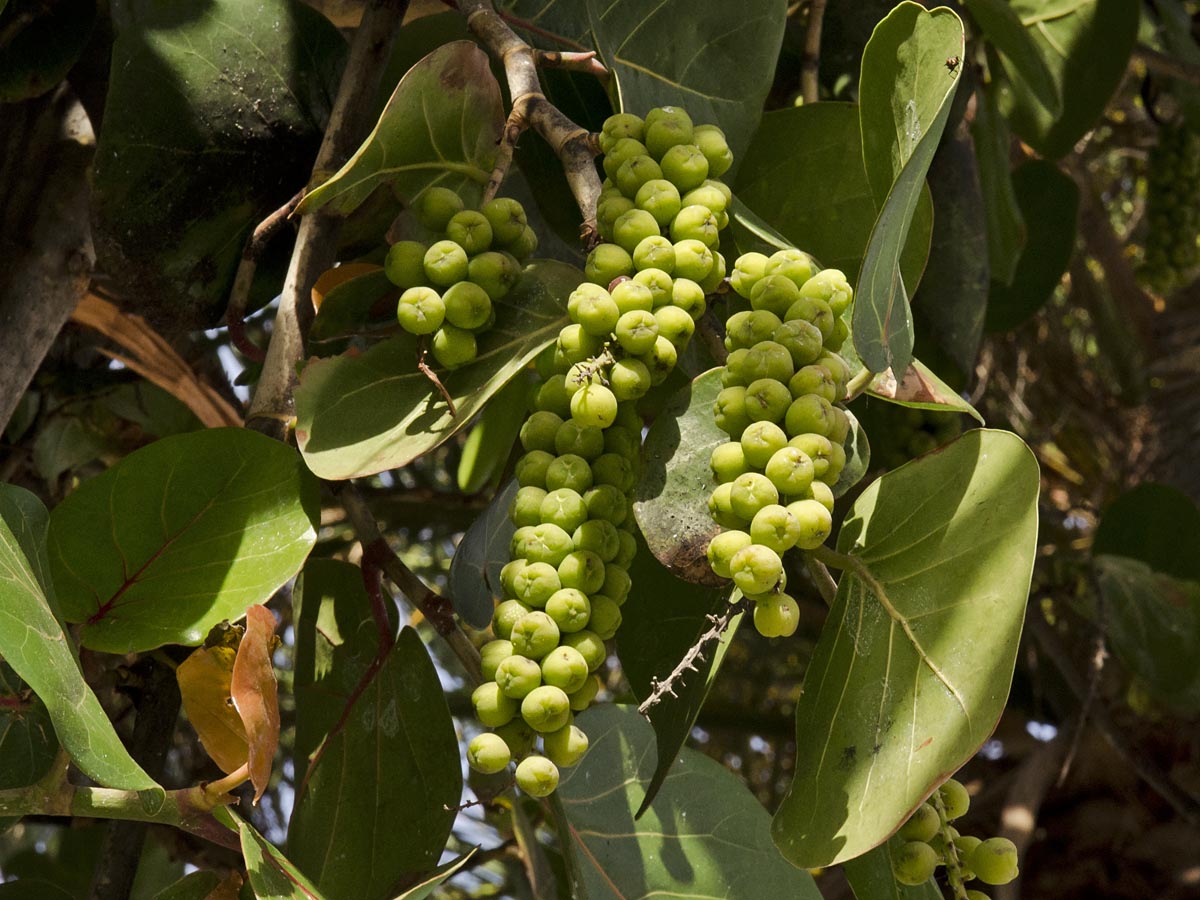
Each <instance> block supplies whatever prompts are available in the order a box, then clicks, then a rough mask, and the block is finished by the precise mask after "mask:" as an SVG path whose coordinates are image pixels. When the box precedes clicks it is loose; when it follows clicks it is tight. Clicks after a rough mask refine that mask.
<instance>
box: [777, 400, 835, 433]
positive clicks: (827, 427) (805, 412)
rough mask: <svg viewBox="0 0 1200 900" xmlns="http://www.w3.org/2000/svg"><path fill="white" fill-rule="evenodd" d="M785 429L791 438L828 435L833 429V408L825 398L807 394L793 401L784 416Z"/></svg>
mask: <svg viewBox="0 0 1200 900" xmlns="http://www.w3.org/2000/svg"><path fill="white" fill-rule="evenodd" d="M783 427H784V428H785V429H787V433H788V436H789V437H796V436H797V435H800V434H820V435H826V434H828V433H829V432H830V431H831V430H832V428H833V407H832V406H831V405H830V403H829V401H828V400H826V399H825V398H824V397H818V396H817V395H815V394H807V395H805V396H803V397H797V398H796V399H795V400H793V401H792V404H791V406H789V407H788V409H787V415H786V416H784V420H783Z"/></svg>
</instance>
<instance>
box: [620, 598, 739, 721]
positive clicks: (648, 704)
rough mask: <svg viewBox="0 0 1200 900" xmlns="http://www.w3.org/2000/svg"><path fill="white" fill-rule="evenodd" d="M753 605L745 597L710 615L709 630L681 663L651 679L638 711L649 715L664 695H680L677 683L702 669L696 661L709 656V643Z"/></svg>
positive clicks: (717, 639) (684, 656) (716, 638)
mask: <svg viewBox="0 0 1200 900" xmlns="http://www.w3.org/2000/svg"><path fill="white" fill-rule="evenodd" d="M751 606H752V602H751V601H750V600H747V599H746V598H745V597H743V598H742V599H741V600H739V601H738V602H737V603H731V604H729V606H728V607H727V608H726V609H725V611H724V612H722V613H721V614H720V615H719V616H713V615H710V616H708V624H709V627H708V630H707V631H705V632H704V633H703V634H702V635H700V637H698V638H696V642H695V643H694V644H692V646H691V647H689V648H688V651H687V653H685V654H683V659H681V660H679V665H677V666H676V667H675V668H674V669H673V670H672V672H671V674H670V675H668V676H667V677H666V678H665V679H663V680H661V681H660V680H659V679H658V678H651V679H650V696H648V697H647V698H646V699H645V700H643V701H642V704H641V706H639V707H638V712H639V713H641V714H642V715H643V716H647V717H649V713H650V710H652V709H653V708H654V707H655V706H657V705H658V704H659V703H661V702H662V701H663V698H664V697H667V696H671V697H678V696H679V695H678V694H676V693H675V687H676V685H678V684H681V683H682V682H683V679H684V678H686V677H687V673H688V672H699V671H700V670H699V668H697V667H696V663H697V662H703V661H704V660H705V659H706V658H707V657H705V653H707V652H708V647H709V645H710V644H712V643H714V642H715V641H719V640H720V639H721V635H723V634H724V633H725V629H727V628H728V627H729V623H730V622H732V621H733V619H734V617H735V616H737V615H738V613H744V612H749V610H750V608H751Z"/></svg>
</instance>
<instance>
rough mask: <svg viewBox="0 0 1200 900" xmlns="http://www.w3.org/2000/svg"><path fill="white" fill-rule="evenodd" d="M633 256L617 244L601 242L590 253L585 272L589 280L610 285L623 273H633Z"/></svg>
mask: <svg viewBox="0 0 1200 900" xmlns="http://www.w3.org/2000/svg"><path fill="white" fill-rule="evenodd" d="M635 246H636V245H635ZM633 271H634V269H633V257H632V256H630V255H629V252H628V251H627V250H625V249H624V248H623V247H620V246H618V245H616V244H599V245H597V246H596V248H595V249H594V250H592V252H591V253H589V254H588V258H587V261H586V262H585V263H584V266H583V272H584V274H585V275H586V276H587V279H588V281H594V282H595V283H596V284H600V285H606V286H607V285H609V284H611V283H612V282H613V280H614V279H617V278H620V277H621V276H622V275H632V274H633Z"/></svg>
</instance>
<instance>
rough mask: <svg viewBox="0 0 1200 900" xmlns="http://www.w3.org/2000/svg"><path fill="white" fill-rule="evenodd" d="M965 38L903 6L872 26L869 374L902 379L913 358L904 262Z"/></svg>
mask: <svg viewBox="0 0 1200 900" xmlns="http://www.w3.org/2000/svg"><path fill="white" fill-rule="evenodd" d="M963 40H964V38H963V29H962V22H961V21H960V20H959V18H958V16H957V15H956V14H955V13H954V12H953V11H951V10H949V9H947V8H945V7H939V8H938V9H935V10H933V11H932V12H929V11H926V9H925V8H924V7H923V6H920V5H919V4H917V3H913V2H911V0H905V2H904V3H901V4H900V5H899V6H897V7H896V8H895V9H893V10H892V11H891V12H890V13H889V14H888V16H887V18H885V19H884V20H883V21H882V22H880V23H879V25H877V26H876V28H875V31H874V33H873V34H872V35H871V40H870V41H868V42H867V46H866V49H865V50H864V51H863V61H862V76H861V78H860V79H859V123H860V126H861V128H862V145H863V162H864V164H865V166H866V170H867V181H868V183H869V184H870V187H871V193H872V196H873V197H874V198H875V203H876V205H877V206H878V207H879V209H880V212H879V217H878V219H876V221H875V226H874V227H873V228H872V229H871V237H870V239H869V240H868V241H867V249H866V252H865V253H864V254H863V262H862V267H861V269H860V270H859V273H858V280H857V284H856V285H855V289H856V292H857V295H856V297H855V302H854V327H853V334H854V347H855V350H857V352H858V355H859V357H860V358H861V359H862V361H863V362H864V363H865V364H866V365H867V366H868V367H869V368H870V369H871V371H873V372H882V371H883V370H884V369H887V368H889V367H890V368H894V369H899V370H901V371H903V370H904V369H906V368H908V363H909V360H910V359H911V358H912V347H913V331H912V312H911V310H910V309H909V306H908V297H909V294H910V292H911V290H913V289H915V285H912V286H907V287H906V285H905V282H904V279H903V278H902V275H901V270H900V267H899V266H900V258H901V252H902V250H903V247H904V243H905V241H906V240H907V239H908V234H909V231H910V228H911V226H912V221H913V216H914V214H915V211H916V207H917V203H918V201H919V199H920V196H921V192H922V190H923V188H924V184H925V173H926V172H927V171H928V170H929V164H930V162H931V161H932V160H933V154H934V151H935V150H936V149H937V145H938V141H939V140H940V139H941V136H942V131H943V129H944V128H945V125H946V120H947V118H948V116H949V114H950V102H951V100H952V99H953V97H954V92H955V90H956V89H957V87H958V81H959V77H958V74H957V72H951V71H949V70H948V69H947V66H946V60H947V59H949V58H951V57H955V56H957V57H960V58H961V57H962V54H963Z"/></svg>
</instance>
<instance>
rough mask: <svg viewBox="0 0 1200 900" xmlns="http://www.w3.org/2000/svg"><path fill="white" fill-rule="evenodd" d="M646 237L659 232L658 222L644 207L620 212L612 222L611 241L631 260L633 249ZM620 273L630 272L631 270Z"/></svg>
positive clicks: (657, 234)
mask: <svg viewBox="0 0 1200 900" xmlns="http://www.w3.org/2000/svg"><path fill="white" fill-rule="evenodd" d="M648 237H661V234H660V233H659V230H658V222H656V221H655V220H654V216H652V215H650V213H648V212H646V211H645V210H644V209H636V208H634V209H631V210H629V211H628V212H624V213H621V215H620V216H618V217H617V219H616V221H615V222H613V241H615V242H616V244H617V245H618V246H620V247H621V249H622V250H624V251H625V252H626V253H628V254H630V260H631V262H632V254H633V251H634V250H635V249H636V248H637V246H638V244H640V243H641V242H642V241H643V240H644V239H645V238H648ZM620 274H622V275H628V274H632V270H630V271H628V272H622V273H620ZM601 283H603V282H601Z"/></svg>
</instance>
